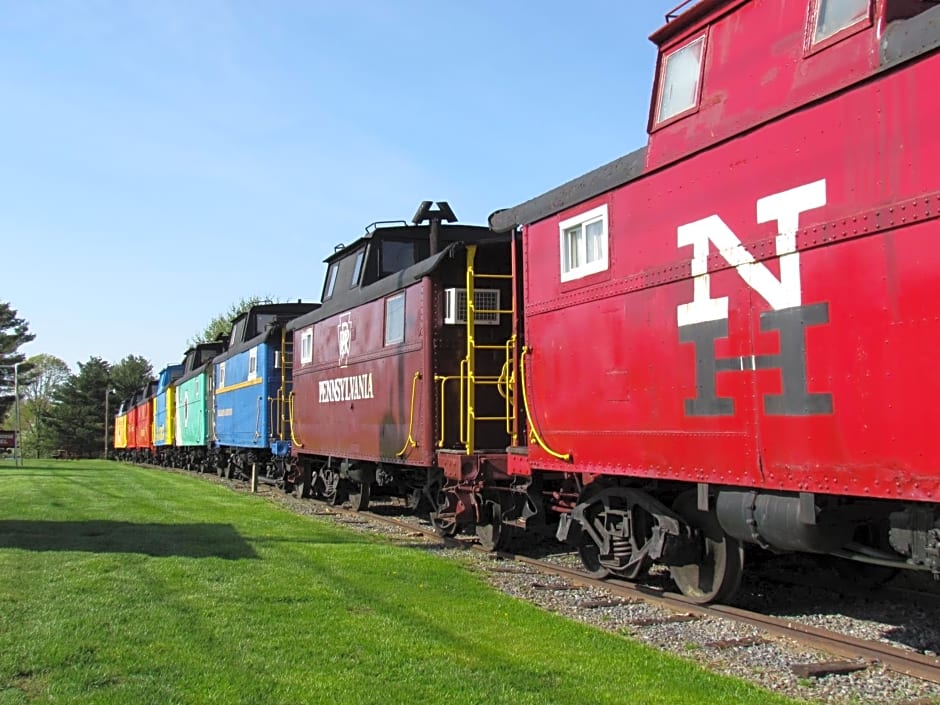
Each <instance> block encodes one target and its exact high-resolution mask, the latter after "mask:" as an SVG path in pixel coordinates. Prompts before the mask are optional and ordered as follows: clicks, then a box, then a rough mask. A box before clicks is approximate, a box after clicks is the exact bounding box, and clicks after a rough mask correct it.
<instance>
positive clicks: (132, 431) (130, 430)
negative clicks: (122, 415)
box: [127, 406, 140, 449]
mask: <svg viewBox="0 0 940 705" xmlns="http://www.w3.org/2000/svg"><path fill="white" fill-rule="evenodd" d="M138 408H139V407H136V406H135V407H133V408H132V409H131V410H130V411H128V412H127V447H128V448H130V449H134V448H139V447H140V446H139V445H137V410H138Z"/></svg>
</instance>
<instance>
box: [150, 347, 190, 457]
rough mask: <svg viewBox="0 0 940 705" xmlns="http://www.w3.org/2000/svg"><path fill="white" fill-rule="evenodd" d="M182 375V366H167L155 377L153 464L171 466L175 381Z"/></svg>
mask: <svg viewBox="0 0 940 705" xmlns="http://www.w3.org/2000/svg"><path fill="white" fill-rule="evenodd" d="M182 374H183V365H182V364H180V365H167V366H166V367H164V368H163V369H162V370H160V374H159V375H157V388H156V391H155V393H154V397H153V447H154V462H155V463H157V464H158V465H171V464H172V463H171V456H172V454H173V452H174V449H175V447H176V444H175V437H176V387H175V386H174V385H175V383H176V380H178V379H179V378H180V376H181V375H182Z"/></svg>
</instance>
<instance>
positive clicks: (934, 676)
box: [151, 466, 940, 683]
mask: <svg viewBox="0 0 940 705" xmlns="http://www.w3.org/2000/svg"><path fill="white" fill-rule="evenodd" d="M151 467H156V466H151ZM159 469H161V470H166V469H170V470H176V468H163V467H160V468H159ZM179 472H187V471H185V470H179ZM187 474H189V473H188V472H187ZM210 477H211V478H212V479H219V478H216V477H215V475H211V474H210ZM309 501H310V502H311V503H312V504H314V505H319V506H321V507H324V508H326V509H327V510H328V511H326V512H316V514H315V516H334V517H335V516H348V517H357V518H359V519H366V520H371V521H376V522H379V523H381V524H386V525H390V526H395V527H397V528H400V529H405V530H407V531H408V532H414V533H419V534H421V535H422V536H425V537H428V538H432V539H434V540H435V541H438V542H440V543H442V544H445V545H447V546H451V547H454V548H463V549H466V550H476V551H479V552H481V553H490V554H492V555H497V556H499V557H500V558H503V559H506V560H510V561H514V562H517V563H521V564H523V565H526V566H530V567H533V568H537V569H538V570H539V571H541V572H543V573H545V574H550V575H555V576H557V577H561V578H565V579H567V580H569V581H570V582H571V583H573V584H575V585H579V586H582V587H593V588H598V589H601V590H606V591H607V592H610V593H611V594H613V595H615V596H617V597H622V598H626V599H630V600H642V601H644V602H647V603H649V604H653V605H657V606H659V607H663V608H665V609H668V610H672V611H674V612H684V613H688V614H691V615H695V616H697V617H712V618H716V619H727V620H731V621H733V622H738V623H740V624H747V625H749V626H752V627H755V628H757V629H759V630H761V631H762V632H764V633H767V634H772V635H774V636H777V637H784V638H787V639H791V640H793V641H795V642H797V643H799V644H802V645H804V646H807V647H811V648H814V649H816V650H818V651H822V652H825V653H829V654H832V655H836V656H840V657H843V658H851V659H856V660H861V661H864V662H867V663H868V664H869V665H872V664H875V663H880V664H882V665H883V666H884V667H885V668H886V669H888V670H889V671H893V672H895V673H900V674H903V675H907V676H911V677H913V678H918V679H920V680H924V681H928V682H931V683H940V658H938V657H934V656H926V655H924V654H919V653H916V652H913V651H907V650H905V649H901V648H899V647H897V646H891V645H890V644H884V643H882V642H878V641H871V640H868V639H859V638H856V637H852V636H848V635H846V634H840V633H838V632H833V631H830V630H827V629H822V628H819V627H814V626H811V625H808V624H803V623H800V622H795V621H793V620H788V619H783V618H780V617H771V616H769V615H764V614H761V613H759V612H752V611H750V610H745V609H741V608H738V607H730V606H727V605H700V604H696V603H694V602H692V601H691V600H689V599H688V598H686V597H685V596H684V595H681V594H679V593H672V592H668V591H664V590H658V589H655V588H650V587H647V586H643V585H637V584H634V583H630V582H628V581H623V580H618V579H605V580H600V579H597V578H592V577H591V576H589V575H587V574H585V573H584V572H582V571H580V570H578V569H575V568H567V567H565V566H561V565H558V564H555V563H551V562H548V561H543V560H540V559H537V558H530V557H528V556H524V555H520V554H517V553H512V552H508V551H496V552H492V551H487V550H486V549H484V548H482V547H481V546H479V545H477V544H474V543H470V542H468V541H461V540H459V539H456V538H452V537H448V536H441V535H440V534H438V533H437V532H436V531H435V530H434V529H430V528H427V527H425V526H421V525H420V524H415V523H413V522H410V521H405V520H402V519H398V518H395V517H391V516H386V515H383V514H377V513H375V512H373V511H368V510H366V511H360V512H357V511H355V510H352V509H346V508H344V507H343V506H342V505H333V504H329V503H328V502H324V501H322V500H317V499H312V500H309Z"/></svg>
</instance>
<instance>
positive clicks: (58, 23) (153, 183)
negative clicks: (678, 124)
mask: <svg viewBox="0 0 940 705" xmlns="http://www.w3.org/2000/svg"><path fill="white" fill-rule="evenodd" d="M676 4H678V2H677V0H669V1H667V2H662V1H661V0H656V1H644V2H624V1H623V0H619V1H615V0H610V1H601V0H585V2H581V3H575V4H572V3H570V2H558V1H556V0H544V1H542V2H539V3H530V2H523V1H522V0H508V1H506V2H497V1H496V0H471V1H469V2H463V3H456V2H440V1H438V2H431V1H430V0H427V1H425V0H399V2H395V3H392V2H380V1H378V0H352V1H350V2H318V1H317V0H305V1H298V2H288V1H281V0H274V1H272V2H268V3H261V2H254V1H251V2H249V1H247V0H246V1H236V0H231V1H225V0H199V2H192V1H191V0H188V1H185V2H183V1H180V2H177V1H175V0H160V1H158V2H154V1H153V0H139V1H135V0H120V1H117V0H115V1H110V0H58V1H53V2H47V3H46V2H44V3H38V2H18V1H17V0H0V36H2V37H3V41H2V42H0V94H2V95H3V106H4V107H3V110H0V145H2V150H0V252H2V258H3V266H2V268H0V272H2V274H0V282H2V285H0V300H2V301H9V302H10V303H11V304H12V305H13V307H14V308H16V309H17V310H18V311H19V314H20V315H21V316H22V317H24V318H26V319H27V320H28V321H29V322H30V329H31V331H32V332H33V333H34V334H35V335H36V340H35V341H34V342H33V343H31V344H29V345H27V346H25V347H24V349H23V350H24V351H25V352H26V353H27V354H29V355H34V354H38V353H50V354H52V355H56V356H58V357H60V358H62V359H63V360H65V361H66V362H67V363H68V364H69V365H70V366H71V367H72V368H73V370H75V369H76V363H77V362H80V361H81V362H84V361H85V360H87V359H88V358H89V356H91V355H96V356H99V357H102V358H104V359H106V360H108V361H109V362H117V361H118V360H120V359H121V358H123V357H124V356H126V355H128V354H135V355H143V356H144V357H146V358H147V359H149V360H150V361H151V362H152V363H153V366H154V369H155V370H159V369H161V368H162V367H164V366H166V365H167V364H172V363H177V362H179V360H180V359H181V358H182V355H183V352H184V351H185V348H186V345H187V341H188V340H189V339H190V338H191V337H192V336H193V335H195V334H196V333H198V332H199V331H200V330H202V329H203V328H204V327H205V325H206V323H207V322H208V321H209V320H210V319H211V318H212V317H214V316H216V315H217V314H219V313H221V312H222V311H225V310H227V309H228V308H229V306H230V305H231V304H233V303H235V302H236V301H238V300H239V299H241V298H242V297H248V296H252V295H258V296H269V297H272V298H275V299H279V300H295V299H298V298H302V299H304V300H308V301H316V300H317V299H318V298H319V293H320V288H321V283H322V277H323V273H324V267H323V264H322V260H323V258H324V257H325V256H326V255H327V254H329V253H330V252H331V251H332V249H333V246H334V245H336V244H337V243H340V242H350V241H351V240H353V239H355V238H356V237H358V236H359V235H360V234H361V233H362V231H363V228H364V226H366V225H367V224H368V223H370V222H372V221H376V220H392V219H406V220H407V219H410V218H411V216H412V215H413V213H414V211H415V209H416V207H417V205H418V203H419V202H420V201H422V200H424V199H430V200H447V201H449V202H450V204H451V206H452V207H453V209H454V211H455V212H456V214H457V216H458V217H459V218H460V220H461V221H462V222H467V223H484V222H485V220H486V217H487V216H488V215H489V213H490V212H492V211H494V210H496V209H498V208H501V207H506V206H512V205H515V204H517V203H519V202H521V201H523V200H526V199H528V198H531V197H532V196H535V195H538V194H539V193H542V192H544V191H545V190H547V189H549V188H552V187H554V186H557V185H559V184H561V183H563V182H564V181H567V180H569V179H571V178H574V177H576V176H578V175H579V174H582V173H584V172H586V171H588V170H590V169H593V168H594V167H596V166H599V165H601V164H603V163H606V162H608V161H610V160H611V159H614V158H616V157H619V156H621V155H623V154H625V153H627V152H629V151H631V150H633V149H635V148H636V147H639V146H641V145H642V144H644V142H645V139H646V133H645V129H646V116H647V111H648V105H649V91H650V86H651V84H652V78H653V69H654V61H655V50H654V47H653V45H652V44H651V43H650V42H649V41H648V39H647V37H648V35H649V34H651V33H652V32H653V31H654V30H655V29H657V28H658V27H659V26H661V25H662V23H663V16H664V14H665V13H666V12H667V11H668V10H669V9H671V8H672V7H673V6H674V5H676ZM534 8H538V11H537V12H535V11H534Z"/></svg>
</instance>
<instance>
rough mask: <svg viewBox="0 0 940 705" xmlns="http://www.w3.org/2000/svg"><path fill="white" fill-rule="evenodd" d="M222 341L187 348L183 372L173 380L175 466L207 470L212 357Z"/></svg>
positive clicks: (211, 392) (222, 344)
mask: <svg viewBox="0 0 940 705" xmlns="http://www.w3.org/2000/svg"><path fill="white" fill-rule="evenodd" d="M226 347H227V344H226V342H225V341H221V340H219V341H214V342H211V343H199V344H198V345H196V346H195V347H192V348H190V349H189V350H187V351H186V357H185V358H184V359H183V374H182V376H181V377H180V378H179V379H178V380H177V381H176V385H175V387H176V393H175V398H176V399H175V401H176V433H175V434H174V442H175V446H176V448H175V452H174V457H173V461H172V462H173V465H174V466H175V467H180V468H185V469H187V470H195V471H197V472H205V471H206V470H208V467H209V465H208V457H209V454H208V450H209V445H210V443H211V441H212V437H211V435H210V429H211V423H210V421H211V418H210V411H211V409H212V403H213V381H214V380H213V376H212V360H213V359H214V358H215V357H216V356H217V355H219V354H220V353H223V352H225V348H226Z"/></svg>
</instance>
